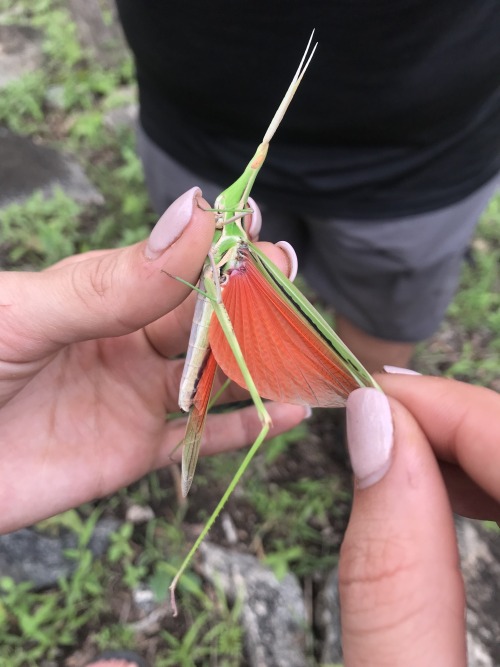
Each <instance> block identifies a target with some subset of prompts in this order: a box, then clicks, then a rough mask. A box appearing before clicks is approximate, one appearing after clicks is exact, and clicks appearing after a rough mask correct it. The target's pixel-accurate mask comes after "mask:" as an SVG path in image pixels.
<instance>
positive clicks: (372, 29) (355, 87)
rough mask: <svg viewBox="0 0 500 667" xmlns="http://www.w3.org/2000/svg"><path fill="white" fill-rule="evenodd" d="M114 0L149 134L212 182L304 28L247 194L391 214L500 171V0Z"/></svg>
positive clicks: (260, 124)
mask: <svg viewBox="0 0 500 667" xmlns="http://www.w3.org/2000/svg"><path fill="white" fill-rule="evenodd" d="M117 4H118V8H119V12H120V17H121V20H122V23H123V26H124V29H125V33H126V36H127V39H128V41H129V43H130V45H131V48H132V50H133V52H134V55H135V59H136V65H137V76H138V83H139V95H140V105H141V111H140V119H141V123H142V125H143V127H144V129H145V131H146V133H147V134H148V135H149V136H150V138H151V139H152V140H153V141H154V142H155V143H157V144H158V145H159V146H160V147H162V148H163V149H164V150H165V151H166V152H168V153H169V154H170V155H171V156H172V157H174V158H175V159H177V160H178V161H180V162H181V163H183V164H184V165H186V166H187V167H189V168H191V169H192V170H193V171H195V172H197V173H199V174H200V175H202V176H204V177H206V178H209V179H212V180H214V181H216V182H219V183H221V184H222V185H223V186H227V185H229V184H230V183H231V182H232V181H234V180H235V178H236V177H237V176H238V175H239V174H240V173H241V172H242V171H243V168H244V166H245V165H246V163H247V162H248V161H249V160H250V158H251V157H252V155H253V152H254V151H255V149H256V147H257V144H258V143H259V142H260V140H261V139H262V136H263V134H264V132H265V130H266V128H267V125H268V123H269V122H270V120H271V118H272V116H273V114H274V111H275V109H276V108H277V106H278V104H279V102H280V101H281V98H282V96H283V94H284V92H285V90H286V88H287V87H288V84H289V81H290V79H291V77H292V76H293V74H294V72H295V69H296V68H297V65H298V62H299V60H300V57H301V55H302V52H303V50H304V48H305V45H306V43H307V39H308V37H309V34H310V32H311V29H312V28H316V39H317V40H318V42H319V46H318V49H317V52H316V55H315V56H314V58H313V61H312V63H311V65H310V67H309V70H308V71H307V74H306V76H305V78H304V80H303V82H302V84H301V86H300V88H299V91H298V93H297V95H296V96H295V99H294V100H293V102H292V104H291V106H290V109H289V110H288V112H287V114H286V116H285V119H284V120H283V122H282V126H281V127H280V128H279V130H278V132H277V134H276V136H275V138H274V139H273V141H272V143H271V148H270V151H269V155H268V158H267V161H266V164H265V166H264V167H263V169H262V171H261V172H260V174H259V177H258V179H257V182H256V185H255V188H254V194H255V195H256V197H260V198H262V199H263V200H265V201H266V200H267V201H269V202H272V204H273V205H280V206H282V207H284V208H286V209H288V210H296V211H299V212H300V211H307V212H309V213H311V214H314V215H320V216H322V215H338V216H343V217H348V218H365V219H369V218H380V217H391V216H399V215H406V214H412V213H419V212H423V211H427V210H432V209H435V208H438V207H441V206H445V205H447V204H450V203H453V202H456V201H458V200H460V199H461V198H463V197H465V196H467V195H468V194H470V193H471V192H472V191H473V190H475V189H476V188H478V187H479V186H481V185H482V184H483V183H485V182H486V181H487V180H488V179H490V178H491V177H493V176H494V174H495V173H496V172H498V171H499V170H500V1H499V0H474V1H472V0H443V1H439V0H306V1H304V0H301V1H299V0H286V1H285V0H281V2H280V1H278V0H211V2H207V1H206V0H168V1H167V0H147V1H146V2H138V0H117ZM166 177H168V176H166Z"/></svg>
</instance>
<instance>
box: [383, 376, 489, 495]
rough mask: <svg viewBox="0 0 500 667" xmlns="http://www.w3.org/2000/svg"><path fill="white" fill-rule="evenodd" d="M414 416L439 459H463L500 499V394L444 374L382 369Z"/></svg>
mask: <svg viewBox="0 0 500 667" xmlns="http://www.w3.org/2000/svg"><path fill="white" fill-rule="evenodd" d="M377 381H378V382H379V383H380V386H381V387H382V389H383V390H384V391H385V392H386V393H387V394H388V395H389V396H394V397H395V398H397V399H398V401H400V403H402V404H403V405H404V406H405V407H406V408H407V409H408V410H409V411H410V412H411V413H412V414H413V416H414V417H415V419H416V420H417V421H418V423H419V425H420V427H421V428H422V430H423V431H424V433H425V435H426V436H427V438H428V440H429V442H430V443H431V444H432V446H433V449H434V451H435V453H436V455H437V457H438V458H439V459H441V460H442V461H445V462H448V463H452V464H455V465H458V466H460V467H461V468H462V470H464V472H465V473H466V474H467V475H468V476H469V477H470V478H471V479H472V480H473V481H474V482H476V483H477V484H478V485H479V486H480V487H481V488H482V489H483V490H484V491H486V493H488V494H489V495H490V496H491V497H492V498H495V499H496V500H497V501H500V447H499V443H500V395H499V394H497V393H496V392H494V391H492V390H490V389H486V388H484V387H477V386H474V385H470V384H466V383H464V382H458V381H456V380H449V379H445V378H437V377H427V376H423V375H422V376H413V375H411V376H410V375H392V374H391V375H378V376H377Z"/></svg>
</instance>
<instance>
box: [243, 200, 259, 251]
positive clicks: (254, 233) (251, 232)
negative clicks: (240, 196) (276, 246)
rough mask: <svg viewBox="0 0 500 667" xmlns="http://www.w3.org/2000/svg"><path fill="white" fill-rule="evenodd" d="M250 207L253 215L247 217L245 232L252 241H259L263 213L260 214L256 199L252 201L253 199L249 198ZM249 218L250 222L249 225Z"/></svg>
mask: <svg viewBox="0 0 500 667" xmlns="http://www.w3.org/2000/svg"><path fill="white" fill-rule="evenodd" d="M248 205H249V207H250V208H251V209H252V213H250V215H248V216H247V215H246V216H245V230H246V233H247V234H248V236H249V237H250V240H251V241H257V240H258V238H259V234H260V230H261V229H262V213H261V212H260V208H259V207H258V205H257V202H256V201H255V199H252V197H249V198H248ZM248 218H249V222H248V224H247V219H248Z"/></svg>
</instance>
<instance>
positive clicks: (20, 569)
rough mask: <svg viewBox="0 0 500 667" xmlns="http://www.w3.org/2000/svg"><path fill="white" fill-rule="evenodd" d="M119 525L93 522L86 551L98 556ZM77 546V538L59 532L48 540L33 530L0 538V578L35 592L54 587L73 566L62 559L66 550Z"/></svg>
mask: <svg viewBox="0 0 500 667" xmlns="http://www.w3.org/2000/svg"><path fill="white" fill-rule="evenodd" d="M119 525H120V524H119V522H118V521H116V520H115V519H102V520H101V521H98V522H97V525H96V527H95V530H94V533H93V535H92V538H91V540H90V542H89V549H90V550H91V551H92V553H93V554H94V556H96V557H99V556H102V555H103V554H104V553H105V551H106V549H107V546H108V541H109V535H110V534H111V533H112V532H114V531H116V529H117V528H118V526H119ZM76 546H77V536H76V535H75V534H74V533H72V532H67V531H65V532H63V533H62V534H61V535H60V536H57V537H51V536H47V535H43V534H42V533H39V532H37V531H36V530H34V529H33V528H22V529H21V530H17V531H15V532H13V533H8V534H7V535H1V536H0V577H10V578H12V579H14V581H16V582H18V583H19V582H22V581H29V582H31V583H32V584H33V588H34V589H35V590H42V589H44V588H49V587H50V586H54V585H55V584H56V583H57V581H58V579H60V577H64V576H68V575H69V574H71V572H73V570H75V568H76V567H77V563H76V562H75V561H74V560H72V559H69V558H67V557H65V555H64V552H65V551H66V549H74V548H75V547H76Z"/></svg>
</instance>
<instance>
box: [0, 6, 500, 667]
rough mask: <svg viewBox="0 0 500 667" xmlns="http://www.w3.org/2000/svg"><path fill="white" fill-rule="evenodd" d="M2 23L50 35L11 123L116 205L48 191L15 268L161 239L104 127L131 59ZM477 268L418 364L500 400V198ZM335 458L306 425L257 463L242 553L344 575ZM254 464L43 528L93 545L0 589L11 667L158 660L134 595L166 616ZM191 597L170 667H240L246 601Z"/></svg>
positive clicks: (12, 12)
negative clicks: (92, 653) (144, 596)
mask: <svg viewBox="0 0 500 667" xmlns="http://www.w3.org/2000/svg"><path fill="white" fill-rule="evenodd" d="M103 11H104V9H103ZM0 13H3V18H2V20H3V21H4V22H5V21H11V22H16V21H19V22H22V23H25V24H27V25H30V26H33V27H35V28H37V29H39V30H40V31H41V32H42V34H43V52H44V54H45V62H44V66H43V67H42V68H40V70H38V71H37V72H35V73H32V74H28V75H26V76H24V77H22V78H21V79H20V80H19V81H17V82H15V83H12V84H11V85H10V86H8V88H7V89H5V90H3V91H2V95H0V124H2V125H5V126H7V127H8V128H10V129H11V130H12V131H15V132H18V133H22V134H27V135H36V137H37V140H38V141H41V142H43V143H45V144H46V145H49V146H53V147H56V148H61V149H63V150H66V151H68V152H71V153H73V154H75V155H77V156H78V159H79V160H80V162H81V163H82V165H83V166H84V168H85V170H86V173H87V174H88V176H89V177H90V179H91V180H92V181H93V182H94V184H95V185H96V187H97V188H98V190H99V191H100V192H101V193H102V195H103V199H104V203H103V204H101V205H94V206H90V207H86V208H83V207H82V206H81V205H78V204H77V203H75V202H74V201H73V200H71V199H70V198H69V197H68V196H67V195H65V194H64V193H63V192H62V191H57V192H55V193H54V194H53V196H51V197H50V198H44V197H43V196H42V194H41V193H35V194H34V195H33V196H32V197H31V198H30V199H29V200H28V201H26V202H25V203H23V204H13V205H12V206H10V207H9V208H7V209H4V210H2V211H1V213H0V259H1V260H2V263H3V268H7V269H14V268H16V269H19V268H20V269H27V268H28V269H41V268H43V267H45V266H47V265H50V264H52V263H54V262H56V261H57V260H58V259H61V258H63V257H65V256H67V255H69V254H73V253H77V252H82V251H86V250H89V249H92V248H102V247H113V246H117V245H124V244H129V243H132V242H135V241H137V240H139V239H143V238H145V237H146V236H147V233H148V230H149V229H150V226H151V223H152V222H153V221H154V214H153V213H152V211H151V209H150V208H149V205H148V200H147V195H146V192H145V188H144V183H143V178H142V172H141V167H140V163H139V160H138V158H137V156H136V154H135V151H134V137H133V133H132V131H131V130H130V129H127V128H125V129H119V130H117V129H113V128H111V127H109V125H108V124H106V123H105V122H104V118H105V114H106V113H107V112H108V111H109V110H110V109H113V108H115V107H117V106H120V105H122V104H124V103H128V102H130V101H131V100H133V93H132V92H130V91H131V90H133V87H132V86H133V69H132V64H131V60H130V57H128V56H127V55H126V54H124V56H123V58H122V60H121V61H120V62H119V63H118V64H115V65H114V66H113V67H109V68H105V67H103V66H102V65H101V64H100V63H98V62H96V60H95V58H94V56H93V55H92V54H90V53H87V52H85V50H84V49H83V48H82V47H81V46H80V44H79V42H78V39H77V36H76V30H75V26H74V24H73V22H72V21H71V19H70V16H69V13H68V9H67V7H66V3H64V2H62V0H0ZM106 16H107V15H106ZM473 259H474V261H473V263H472V264H470V265H469V266H468V267H466V269H465V271H464V276H463V284H462V290H461V292H460V293H459V295H458V296H457V298H456V299H455V301H454V303H453V305H452V306H451V308H450V311H449V317H448V319H447V322H446V323H445V324H444V325H443V328H442V330H441V332H440V333H439V334H438V335H437V336H436V337H435V338H434V339H433V341H431V343H430V344H429V345H426V346H425V347H422V349H421V350H420V351H419V355H418V366H419V368H420V369H422V370H424V371H426V372H432V373H437V374H443V373H445V374H447V375H450V376H455V377H459V378H462V379H466V380H468V381H471V382H476V383H481V384H485V385H489V386H492V387H495V388H496V389H500V307H499V306H500V296H499V294H500V275H499V266H500V198H497V199H496V200H495V201H493V202H492V204H491V206H490V208H489V210H488V212H487V213H486V215H485V216H484V219H483V221H482V223H481V226H480V228H479V231H478V234H477V237H476V240H475V242H474V246H473ZM313 430H314V422H313ZM329 445H330V443H328V446H329ZM325 450H326V447H322V444H321V442H320V441H319V438H318V437H317V436H316V437H315V436H314V435H311V433H308V431H307V430H306V429H305V428H304V427H301V428H300V429H296V430H295V431H294V432H292V433H291V434H287V435H286V436H281V437H280V438H277V439H275V440H274V441H273V442H272V443H269V444H267V445H266V446H265V447H264V448H263V451H262V452H261V453H260V454H259V455H258V456H257V457H256V460H255V461H254V463H253V465H252V466H251V470H249V471H248V473H247V474H246V476H245V480H244V482H243V483H242V484H241V485H240V488H239V489H238V493H237V494H235V497H233V498H232V499H231V501H230V504H229V507H228V509H229V512H230V513H231V516H232V517H234V521H235V524H236V529H237V531H238V535H239V536H240V539H241V541H242V542H243V543H244V544H245V545H246V548H247V550H248V551H250V552H252V553H257V554H259V555H261V556H263V557H264V558H265V560H266V562H267V563H268V564H269V565H270V566H272V567H273V569H274V570H275V572H276V573H277V574H278V576H282V575H283V574H285V573H286V572H287V571H288V570H292V571H293V572H294V573H296V574H297V575H298V576H300V577H302V578H304V579H309V580H310V581H311V580H312V579H313V578H314V581H317V580H318V578H321V576H322V575H325V574H326V573H328V571H329V569H330V568H331V566H332V565H333V564H334V563H335V560H336V557H337V556H336V554H337V552H338V545H339V541H340V539H341V533H342V529H343V527H344V525H345V521H346V516H347V513H348V509H349V507H348V506H349V493H350V492H349V482H348V480H347V483H346V482H345V481H344V480H342V478H341V477H340V476H339V474H338V470H339V469H338V468H337V467H336V465H335V463H334V462H333V460H332V459H331V456H330V455H329V453H328V452H327V451H325ZM240 456H241V455H239V454H232V455H228V456H219V457H217V458H215V459H212V460H204V461H201V462H200V466H199V472H198V473H197V477H196V478H195V483H194V485H193V490H192V492H191V494H190V498H189V501H188V502H187V503H186V504H183V503H182V502H179V499H178V498H177V497H176V495H175V492H174V488H175V485H174V483H173V481H172V477H171V474H170V472H169V471H162V472H160V473H155V474H152V475H150V476H148V477H147V478H145V479H144V480H141V481H140V482H139V483H137V484H135V485H134V486H132V487H131V488H129V489H126V490H123V491H121V492H119V493H118V494H116V495H115V496H114V497H113V498H112V499H110V500H109V501H107V502H104V501H103V502H101V503H96V504H94V505H92V506H86V507H83V508H79V510H78V511H73V512H68V513H66V514H64V515H62V516H61V517H56V518H55V519H53V520H51V521H48V522H44V523H43V524H42V525H40V526H38V530H42V531H49V532H50V533H52V532H53V531H54V530H55V531H60V530H70V531H72V532H73V533H74V534H75V535H76V536H77V547H76V548H75V549H73V550H72V551H71V552H69V553H68V556H69V557H70V558H71V559H72V560H73V561H74V563H75V569H74V571H73V574H72V575H71V576H70V577H67V578H66V579H64V580H61V581H60V582H59V584H58V585H57V586H55V587H54V588H53V589H51V590H48V591H42V592H34V591H33V590H31V589H30V586H29V585H27V584H16V583H14V582H13V581H12V580H11V579H7V578H3V579H0V664H2V665H5V666H6V667H34V666H35V665H36V666H39V665H41V664H43V661H44V660H45V661H56V663H55V664H63V661H64V659H65V658H66V657H67V656H69V655H72V653H74V652H75V651H77V650H79V649H80V648H81V647H82V645H83V644H85V646H86V647H87V649H89V648H95V649H96V650H98V649H103V648H115V647H116V648H118V647H120V648H136V649H137V650H139V651H143V650H144V649H145V647H147V645H148V640H149V635H148V633H147V632H146V633H144V632H140V631H138V630H137V627H136V625H134V624H135V623H136V621H137V614H136V613H135V612H134V603H133V601H132V600H133V592H134V591H136V590H137V589H138V588H139V587H141V586H147V587H148V588H149V590H151V591H153V593H154V596H155V597H156V601H157V602H158V603H161V604H164V603H165V598H166V594H167V589H168V585H169V583H170V581H171V579H172V577H173V575H174V573H175V570H176V567H177V565H178V564H179V563H180V562H181V559H182V556H183V555H185V553H186V550H187V545H188V543H189V542H190V541H191V540H192V538H193V531H196V528H197V526H198V525H199V524H200V523H201V522H202V521H204V520H205V519H206V518H207V516H208V513H209V512H211V509H212V508H213V507H215V504H216V501H217V500H218V498H219V497H220V495H221V494H222V491H223V489H224V488H225V486H226V484H227V482H228V480H229V477H230V475H231V474H232V471H233V470H235V469H236V466H237V465H238V461H239V460H240ZM318 456H319V457H320V458H319V463H318V459H317V458H315V457H318ZM131 504H136V505H140V506H145V507H150V508H152V509H153V511H154V515H155V518H154V519H152V520H150V521H148V522H147V523H145V524H132V523H131V522H129V521H126V520H125V519H124V517H125V515H126V510H127V508H128V507H130V505H131ZM110 514H111V515H114V516H117V517H119V518H120V519H121V520H122V521H123V522H122V524H121V526H120V528H119V529H118V530H117V531H116V533H115V534H113V535H112V536H111V539H110V544H109V548H108V550H107V553H106V555H105V556H104V557H103V558H100V559H95V558H94V557H93V556H92V552H91V551H90V549H89V539H90V535H91V533H92V529H93V527H94V525H95V523H96V521H97V520H98V518H99V517H100V516H103V515H110ZM219 523H220V522H219ZM220 531H221V528H220V526H219V527H215V528H214V530H213V534H212V539H215V538H221V539H222V540H223V539H224V536H223V535H222V533H221V532H220ZM240 546H241V548H244V547H243V545H240ZM179 597H180V609H181V616H180V619H178V620H175V621H174V620H173V619H172V618H171V617H170V616H169V615H168V614H167V613H165V614H164V615H163V616H162V618H161V624H160V627H158V628H157V630H156V631H155V633H154V654H155V658H156V663H155V664H156V665H157V667H169V666H170V665H172V666H174V665H175V666H176V667H191V666H192V667H195V666H199V665H208V664H211V665H212V664H213V665H218V666H219V667H221V666H223V667H233V666H234V667H237V666H238V665H240V664H241V654H242V645H243V638H242V633H241V627H240V625H239V622H238V616H239V612H240V607H241V601H236V602H235V603H232V604H231V605H230V604H228V602H227V601H226V600H225V599H224V596H223V595H222V594H221V592H220V591H211V590H207V589H206V587H205V586H204V584H203V582H202V581H201V579H200V578H199V577H198V576H197V575H196V574H195V573H193V572H189V573H188V574H187V575H186V576H185V577H184V578H183V579H182V580H181V583H180V586H179ZM160 609H161V607H160ZM50 664H54V662H51V663H50Z"/></svg>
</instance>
